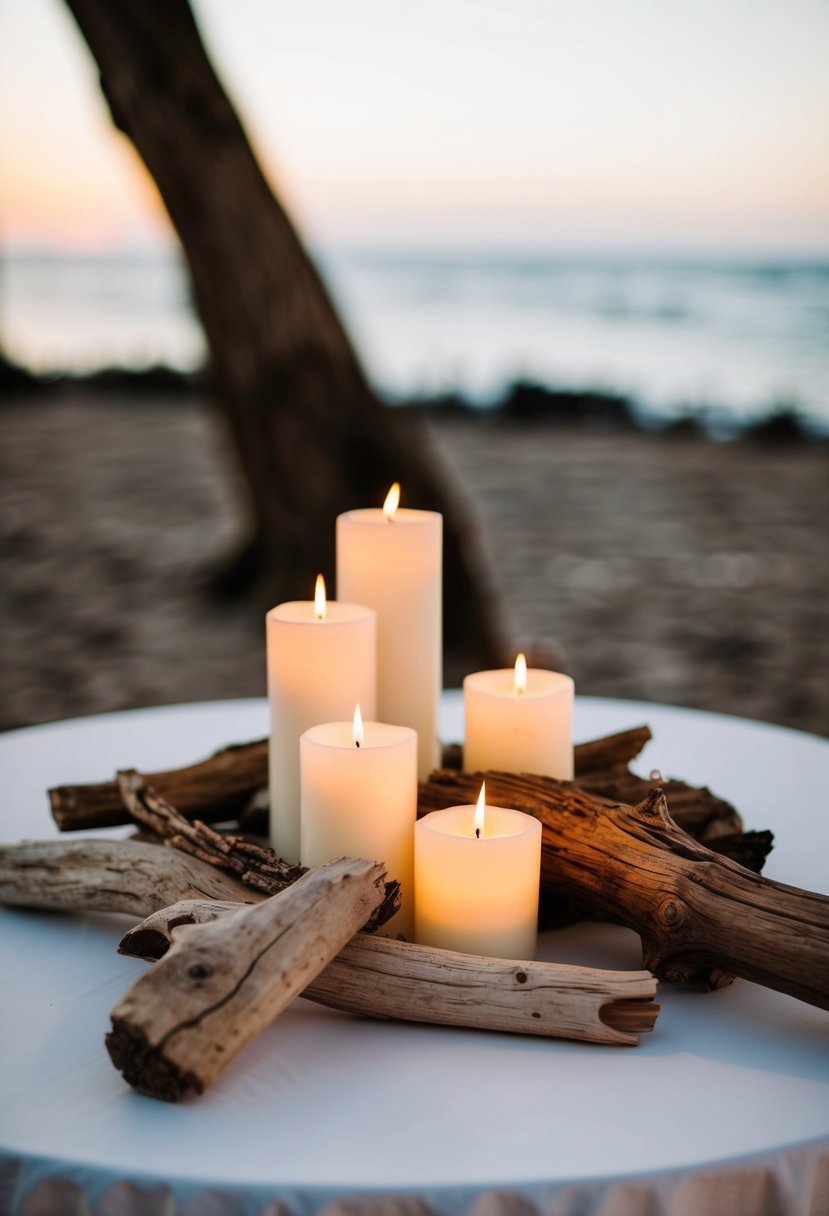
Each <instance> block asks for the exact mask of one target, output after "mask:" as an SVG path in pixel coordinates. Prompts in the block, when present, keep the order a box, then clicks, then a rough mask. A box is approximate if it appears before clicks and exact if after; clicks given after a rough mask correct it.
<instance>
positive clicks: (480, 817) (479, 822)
mask: <svg viewBox="0 0 829 1216" xmlns="http://www.w3.org/2000/svg"><path fill="white" fill-rule="evenodd" d="M485 815H486V782H485V781H482V782H481V792H480V794H479V795H478V802H477V805H476V806H475V818H474V820H473V824H474V827H475V835H476V836H477V838H478V839H479V840H480V839H481V832H483V830H484V816H485Z"/></svg>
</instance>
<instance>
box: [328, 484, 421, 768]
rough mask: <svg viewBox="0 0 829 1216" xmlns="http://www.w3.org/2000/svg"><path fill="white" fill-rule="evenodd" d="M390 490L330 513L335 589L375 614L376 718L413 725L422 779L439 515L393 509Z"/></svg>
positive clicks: (396, 488)
mask: <svg viewBox="0 0 829 1216" xmlns="http://www.w3.org/2000/svg"><path fill="white" fill-rule="evenodd" d="M395 490H396V491H397V493H398V495H399V487H397V486H396V484H395V486H393V487H392V491H390V493H389V497H388V498H387V499H386V505H385V506H384V507H383V508H382V510H381V509H380V508H377V509H367V510H361V511H347V512H346V513H345V514H344V515H340V516H339V517H338V519H337V594H338V595H339V596H341V597H342V598H343V599H348V600H355V601H356V602H358V603H361V604H368V605H369V607H371V608H374V609H375V610H376V612H377V717H378V718H379V719H380V720H381V721H383V722H391V723H394V724H396V725H398V726H411V727H412V728H413V729H414V730H416V731H417V736H418V775H419V777H420V779H421V780H425V779H426V778H427V777H428V775H429V773H430V772H431V770H432V769H433V768H436V767H437V765H438V763H439V757H440V751H439V745H438V706H439V703H440V692H441V684H442V672H443V654H442V649H443V633H442V618H441V613H442V557H443V517H442V516H441V515H439V514H438V513H437V512H435V511H415V510H411V509H407V508H402V509H401V508H399V507H398V506H397V502H396V500H395V499H394V495H393V491H395ZM390 500H391V501H390ZM366 716H368V715H366Z"/></svg>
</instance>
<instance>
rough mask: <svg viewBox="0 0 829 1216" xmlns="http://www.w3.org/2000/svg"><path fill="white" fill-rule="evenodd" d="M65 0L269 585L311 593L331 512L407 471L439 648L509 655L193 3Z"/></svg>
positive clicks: (293, 594) (473, 547)
mask: <svg viewBox="0 0 829 1216" xmlns="http://www.w3.org/2000/svg"><path fill="white" fill-rule="evenodd" d="M66 3H67V4H68V7H69V8H70V10H71V12H72V14H73V16H74V18H75V20H76V22H77V24H78V26H79V27H80V30H81V33H82V34H83V36H84V38H85V39H86V41H87V43H88V44H89V47H90V49H91V51H92V54H93V56H94V57H95V60H96V62H97V64H98V68H99V70H100V73H101V85H102V88H103V91H104V95H105V97H106V99H107V101H108V103H109V107H110V110H111V113H112V117H113V121H114V122H115V124H116V126H117V127H118V128H119V129H120V130H121V131H123V132H124V133H125V134H126V135H127V136H128V137H129V139H130V140H131V141H132V143H133V144H134V145H135V148H136V149H137V151H138V153H139V155H140V156H141V158H142V159H143V161H144V163H145V165H146V167H147V169H148V170H149V172H150V174H151V175H152V177H153V179H154V181H155V183H156V186H157V187H158V191H159V193H160V195H161V198H162V201H163V202H164V205H165V207H166V208H167V211H168V212H169V215H170V219H171V220H172V223H173V226H174V228H175V230H176V232H177V233H178V236H179V238H180V240H181V243H182V246H183V248H184V253H185V255H186V258H187V262H188V264H189V267H190V273H191V276H192V282H193V292H194V297H195V302H196V306H197V309H198V312H199V316H200V318H201V321H202V324H203V326H204V330H205V334H206V336H207V341H208V344H209V347H210V354H211V362H212V373H213V377H214V383H215V387H216V389H217V392H218V396H219V399H220V401H221V403H222V405H223V407H224V410H225V412H226V414H227V417H228V419H229V422H230V425H231V429H232V433H233V436H234V439H235V443H236V447H237V450H238V454H239V457H240V459H241V464H242V469H243V471H244V474H245V476H246V480H247V483H248V485H249V487H250V493H251V499H252V506H253V514H254V521H255V525H256V532H257V543H258V546H259V552H260V553H261V554H262V556H263V558H264V561H265V563H266V570H267V574H268V583H269V591H270V592H271V594H272V595H274V596H276V597H279V598H307V597H308V594H309V588H311V587H312V585H313V578H314V576H315V575H316V573H317V572H318V571H319V570H323V571H326V572H329V571H331V570H332V569H333V549H334V518H335V516H336V515H337V513H338V512H340V511H342V510H346V509H349V508H351V507H358V506H365V505H373V504H376V505H380V503H381V502H382V500H383V497H384V495H385V492H386V490H387V489H388V487H389V485H390V484H391V482H392V481H401V482H402V484H403V487H404V495H405V501H406V502H407V503H408V504H409V505H411V506H420V507H427V508H430V509H433V510H439V511H442V512H443V514H444V515H445V517H446V560H445V563H444V568H445V571H446V575H445V593H446V594H445V601H446V606H447V612H446V642H447V651H456V652H457V651H460V650H462V651H463V652H465V655H466V656H468V657H469V659H475V660H483V659H486V660H487V661H495V660H498V659H501V658H503V644H502V639H501V637H500V636H499V628H498V622H497V620H496V618H495V615H494V613H493V611H492V609H491V608H487V607H486V606H487V605H491V604H492V603H493V598H492V594H491V588H490V587H489V586H486V587H484V586H483V583H484V578H485V572H484V567H483V565H482V562H481V558H480V555H479V550H478V545H477V543H476V541H475V537H474V535H471V533H470V523H469V521H468V520H467V519H466V518H465V515H464V510H463V507H462V505H459V503H458V501H457V500H456V498H455V497H454V496H453V495H452V493H451V492H450V489H449V487H448V485H447V482H446V479H445V477H444V475H442V474H441V472H440V469H439V467H438V465H437V463H436V460H435V455H434V453H433V452H430V451H429V450H428V448H427V445H426V443H425V439H424V435H423V433H422V431H421V429H420V423H419V422H417V420H415V419H414V418H412V417H408V418H404V417H403V416H402V415H401V413H400V412H399V411H393V410H391V409H389V408H388V407H385V406H383V405H382V404H381V403H380V402H379V401H378V399H377V397H376V396H375V394H374V393H373V391H372V389H371V388H370V386H369V384H368V382H367V380H366V377H365V374H364V372H363V370H362V368H361V366H360V362H359V360H358V358H357V356H356V354H355V352H354V350H353V348H352V346H351V343H350V342H349V339H348V337H347V335H346V333H345V331H344V329H343V327H342V324H341V323H340V321H339V319H338V317H337V313H336V311H335V309H334V307H333V305H332V303H331V300H330V298H329V296H328V293H327V291H326V289H325V287H324V285H323V283H322V281H321V279H320V277H319V275H318V274H317V272H316V270H315V268H314V266H313V264H312V262H311V260H310V258H309V256H308V254H307V253H306V251H305V249H304V248H303V245H302V243H301V241H300V240H299V238H298V236H297V233H296V231H295V229H294V228H293V226H292V224H291V221H290V220H289V219H288V217H287V215H286V214H285V211H284V209H283V208H282V207H281V206H280V204H279V202H278V201H277V199H276V198H275V197H274V195H273V193H272V191H271V189H270V187H269V185H268V183H267V181H266V180H265V177H264V176H263V174H262V171H261V170H260V168H259V165H258V164H257V161H256V158H255V157H254V154H253V152H252V150H251V147H250V144H249V143H248V140H247V137H246V135H245V132H244V130H243V128H242V125H241V123H240V121H239V119H238V117H237V115H236V112H235V110H234V109H233V106H232V105H231V103H230V101H229V99H228V97H227V95H226V94H225V92H224V90H223V88H222V86H221V84H220V82H219V80H218V78H217V76H216V73H215V71H214V70H213V67H212V65H211V63H210V61H209V59H208V57H207V54H206V52H205V49H204V46H203V45H202V42H201V39H200V36H199V31H198V29H197V26H196V23H195V20H194V18H193V14H192V12H191V10H190V7H189V5H188V4H187V3H186V0H141V2H140V3H132V4H113V3H112V0H66Z"/></svg>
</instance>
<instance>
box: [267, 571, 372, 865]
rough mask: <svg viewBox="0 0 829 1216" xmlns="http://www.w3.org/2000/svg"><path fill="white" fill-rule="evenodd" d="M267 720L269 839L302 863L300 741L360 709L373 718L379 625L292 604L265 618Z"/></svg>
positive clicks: (345, 606)
mask: <svg viewBox="0 0 829 1216" xmlns="http://www.w3.org/2000/svg"><path fill="white" fill-rule="evenodd" d="M265 628H266V637H267V655H268V702H269V704H270V714H271V738H270V749H269V764H270V781H269V783H270V825H271V827H270V836H271V845H272V846H273V848H274V849H275V850H276V852H277V853H278V854H279V856H280V857H284V858H285V860H286V861H292V862H296V861H299V849H300V840H299V810H300V797H299V738H300V735H301V734H302V733H303V731H306V730H307V729H308V728H309V726H315V725H316V724H317V723H319V722H331V721H333V720H335V719H339V718H347V717H350V715H351V714H352V713H353V710H354V706H355V705H356V704H357V703H358V702H359V704H360V705H362V706H363V707H364V709H365V712H366V715H367V716H370V717H372V718H373V717H375V716H376V686H377V675H376V617H375V613H374V611H373V609H371V608H367V607H364V606H363V605H362V604H355V603H341V602H339V601H330V602H326V601H325V598H324V585H323V588H322V594H321V595H320V594H319V587H318V594H317V597H316V599H315V600H314V601H305V600H294V601H291V602H289V603H285V604H280V605H279V606H278V607H276V608H272V609H271V610H270V612H269V613H268V614H267V617H266V626H265Z"/></svg>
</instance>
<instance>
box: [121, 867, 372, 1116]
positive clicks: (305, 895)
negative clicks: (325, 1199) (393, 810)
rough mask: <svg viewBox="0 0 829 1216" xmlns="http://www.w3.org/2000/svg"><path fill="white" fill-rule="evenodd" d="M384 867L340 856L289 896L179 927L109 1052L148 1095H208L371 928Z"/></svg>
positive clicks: (124, 1006) (134, 991) (128, 1007)
mask: <svg viewBox="0 0 829 1216" xmlns="http://www.w3.org/2000/svg"><path fill="white" fill-rule="evenodd" d="M384 878H385V870H384V868H383V866H382V865H381V864H379V863H377V862H373V861H364V860H359V859H354V858H339V859H337V860H336V861H330V862H328V863H327V864H326V865H324V866H320V867H319V868H318V869H316V870H312V871H309V872H308V873H307V874H305V875H303V877H302V878H300V879H299V880H298V881H297V882H296V883H294V884H293V885H292V886H291V887H289V888H288V889H287V890H285V891H283V892H281V893H280V894H279V895H274V896H271V897H270V898H268V899H265V900H262V901H261V902H260V903H257V904H253V905H248V906H243V907H240V908H238V909H237V910H236V911H234V912H231V913H230V914H229V915H227V916H224V917H221V918H217V919H215V920H212V921H210V922H208V923H204V924H200V925H190V926H185V927H182V928H179V930H178V931H177V933H176V935H175V937H174V939H173V944H172V946H171V947H170V950H169V951H168V953H167V954H166V955H165V957H164V958H163V959H162V960H161V961H160V962H159V963H157V964H156V965H155V966H154V967H152V968H151V969H150V970H149V971H147V972H145V974H144V975H142V976H141V977H140V979H138V980H137V981H136V982H135V983H134V984H133V986H132V988H131V989H130V990H129V992H128V993H127V994H126V996H125V997H124V998H123V1000H121V1001H120V1002H119V1004H118V1005H117V1006H116V1007H115V1009H114V1010H113V1011H112V1030H111V1032H110V1033H109V1034H108V1035H107V1038H106V1045H107V1050H108V1051H109V1054H110V1056H111V1058H112V1061H113V1063H114V1064H115V1066H116V1068H118V1069H119V1070H120V1071H121V1072H122V1073H123V1075H124V1079H125V1080H126V1081H127V1082H129V1084H130V1085H132V1086H134V1087H135V1088H136V1089H138V1090H139V1091H140V1092H142V1093H146V1094H149V1095H150V1096H151V1097H154V1098H162V1099H164V1100H165V1101H170V1102H172V1101H177V1100H178V1099H180V1098H182V1097H185V1096H186V1095H188V1094H191V1093H203V1092H204V1090H205V1089H207V1087H208V1086H209V1085H211V1084H212V1082H213V1081H214V1080H215V1079H216V1077H217V1076H218V1075H219V1073H220V1072H221V1071H222V1070H223V1069H224V1068H225V1067H226V1066H227V1065H228V1064H229V1063H230V1062H231V1060H233V1059H235V1057H236V1056H237V1055H238V1054H239V1052H240V1051H241V1050H242V1049H243V1048H244V1047H246V1046H247V1044H248V1043H249V1042H250V1041H251V1040H252V1039H253V1038H255V1037H256V1035H258V1034H260V1033H261V1031H262V1030H264V1029H265V1027H266V1026H267V1025H269V1024H270V1022H272V1021H273V1019H274V1018H275V1017H276V1016H277V1015H278V1014H279V1013H280V1012H281V1011H282V1010H283V1009H284V1008H285V1006H286V1005H288V1003H289V1002H290V1001H292V1000H293V998H294V997H295V996H297V995H298V994H299V993H300V992H301V991H302V989H303V988H305V987H306V986H307V984H308V983H309V981H310V980H312V979H313V978H314V976H315V975H317V974H318V973H319V972H320V971H321V970H322V969H323V968H324V967H325V966H326V964H327V963H329V962H330V961H331V959H332V958H334V956H335V955H336V954H338V953H339V951H340V950H341V949H342V948H343V946H344V945H345V943H346V942H347V941H348V940H349V938H351V937H353V935H354V934H355V933H356V932H357V931H358V930H359V929H360V928H361V927H362V926H363V925H364V924H365V922H366V920H367V919H368V917H369V916H370V915H371V913H372V912H373V911H374V910H375V908H377V906H378V905H379V904H380V903H381V902H382V901H383V898H384V896H385V883H384Z"/></svg>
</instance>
